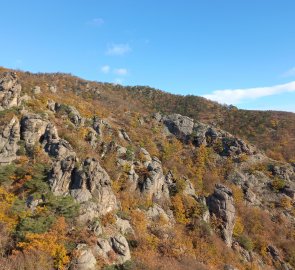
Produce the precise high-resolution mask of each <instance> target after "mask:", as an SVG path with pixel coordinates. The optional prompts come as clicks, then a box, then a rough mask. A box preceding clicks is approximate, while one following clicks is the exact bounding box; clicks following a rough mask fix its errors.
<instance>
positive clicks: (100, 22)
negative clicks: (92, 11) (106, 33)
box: [87, 18, 104, 27]
mask: <svg viewBox="0 0 295 270" xmlns="http://www.w3.org/2000/svg"><path fill="white" fill-rule="evenodd" d="M87 24H88V25H91V26H95V27H98V26H101V25H103V24H104V19H102V18H94V19H92V20H91V21H89V22H87Z"/></svg>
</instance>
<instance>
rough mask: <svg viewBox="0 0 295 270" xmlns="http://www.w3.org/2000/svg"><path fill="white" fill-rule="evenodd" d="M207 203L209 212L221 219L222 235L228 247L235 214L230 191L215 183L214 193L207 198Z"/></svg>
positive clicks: (230, 243)
mask: <svg viewBox="0 0 295 270" xmlns="http://www.w3.org/2000/svg"><path fill="white" fill-rule="evenodd" d="M207 205H208V207H209V211H210V213H211V214H212V215H215V216H216V218H218V219H220V220H221V221H222V225H221V232H222V237H223V239H224V241H225V243H226V245H227V246H229V247H230V246H231V245H232V234H233V228H234V225H235V216H236V215H235V213H236V211H235V206H234V200H233V193H232V191H231V190H230V189H229V188H227V187H225V186H224V185H221V184H216V186H215V190H214V193H213V194H212V195H211V196H209V197H208V198H207Z"/></svg>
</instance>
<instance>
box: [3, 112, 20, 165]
mask: <svg viewBox="0 0 295 270" xmlns="http://www.w3.org/2000/svg"><path fill="white" fill-rule="evenodd" d="M19 140H20V124H19V121H18V119H17V117H15V116H14V117H13V118H12V119H11V120H10V122H9V123H8V124H7V125H6V126H4V127H3V128H2V130H1V131H0V164H9V163H11V162H12V161H13V160H15V159H16V158H17V150H18V149H19V146H18V142H19Z"/></svg>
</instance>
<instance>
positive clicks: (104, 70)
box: [100, 65, 111, 74]
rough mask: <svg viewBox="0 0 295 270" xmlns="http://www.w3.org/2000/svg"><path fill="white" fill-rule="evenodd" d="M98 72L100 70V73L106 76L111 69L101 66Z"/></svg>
mask: <svg viewBox="0 0 295 270" xmlns="http://www.w3.org/2000/svg"><path fill="white" fill-rule="evenodd" d="M100 70H101V72H103V73H105V74H107V73H109V72H110V70H111V67H110V66H108V65H105V66H102V67H101V69H100Z"/></svg>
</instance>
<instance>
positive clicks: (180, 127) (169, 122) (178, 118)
mask: <svg viewBox="0 0 295 270" xmlns="http://www.w3.org/2000/svg"><path fill="white" fill-rule="evenodd" d="M164 124H165V125H166V127H167V128H168V130H169V131H170V132H171V133H172V134H174V135H175V136H176V137H177V138H178V139H181V140H184V141H187V140H188V139H189V138H190V135H191V134H192V132H193V127H194V120H193V119H191V118H189V117H187V116H182V115H180V114H171V115H169V116H166V117H165V118H164Z"/></svg>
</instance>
